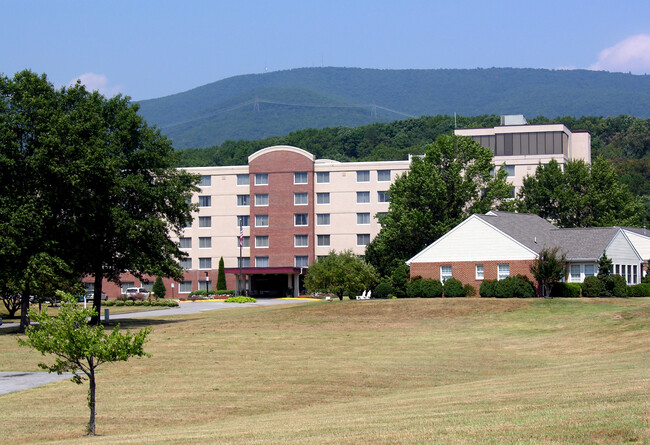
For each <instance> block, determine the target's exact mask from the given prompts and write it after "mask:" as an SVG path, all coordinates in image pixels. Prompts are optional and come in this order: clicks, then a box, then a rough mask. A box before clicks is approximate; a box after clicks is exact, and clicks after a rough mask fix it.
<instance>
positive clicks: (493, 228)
mask: <svg viewBox="0 0 650 445" xmlns="http://www.w3.org/2000/svg"><path fill="white" fill-rule="evenodd" d="M641 230H642V229H629V228H622V227H590V228H576V229H561V228H557V227H555V226H554V225H553V224H551V223H550V222H548V221H546V220H545V219H543V218H540V217H539V216H537V215H532V214H527V213H512V212H499V211H490V212H488V213H486V214H474V215H472V216H470V217H469V218H467V219H466V220H465V221H463V222H462V223H460V224H459V225H457V226H456V227H454V228H453V229H452V230H450V231H449V232H448V233H447V234H445V235H444V236H442V237H441V238H439V239H438V240H437V241H436V242H434V243H433V244H431V245H429V246H428V247H426V248H425V249H424V250H422V251H421V252H420V253H418V254H417V255H415V256H414V257H413V258H411V259H410V260H408V261H407V264H408V265H409V266H410V267H411V277H416V276H421V277H423V278H434V279H438V280H441V281H444V280H446V279H448V278H451V277H454V278H456V279H458V280H460V281H461V282H462V283H463V284H471V285H472V286H474V287H475V288H476V290H477V291H478V289H479V288H480V286H481V283H482V282H483V280H495V279H503V278H505V277H507V276H513V275H517V274H521V275H526V276H528V277H529V278H531V280H534V278H533V277H532V274H531V273H530V266H531V264H532V263H533V261H534V260H535V259H536V258H537V257H538V255H539V252H540V251H541V250H542V249H543V248H545V247H546V248H551V247H556V246H559V247H560V248H561V249H562V250H563V252H564V253H566V257H567V275H566V281H567V282H573V283H581V282H583V281H584V279H585V278H586V277H588V276H591V275H596V274H597V273H598V260H599V259H600V257H601V256H602V255H603V252H605V253H606V254H607V257H608V258H610V259H612V263H613V273H615V274H618V275H621V276H623V277H624V278H625V279H626V281H627V283H628V284H630V285H631V284H637V283H639V282H640V281H641V278H642V273H643V265H644V259H646V260H647V258H644V257H643V256H642V254H641V253H639V252H642V253H645V254H647V255H650V237H647V236H645V234H643V233H641V232H640V231H641Z"/></svg>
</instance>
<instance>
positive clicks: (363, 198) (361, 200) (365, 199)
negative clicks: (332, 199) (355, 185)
mask: <svg viewBox="0 0 650 445" xmlns="http://www.w3.org/2000/svg"><path fill="white" fill-rule="evenodd" d="M369 202H370V192H357V204H368V203H369Z"/></svg>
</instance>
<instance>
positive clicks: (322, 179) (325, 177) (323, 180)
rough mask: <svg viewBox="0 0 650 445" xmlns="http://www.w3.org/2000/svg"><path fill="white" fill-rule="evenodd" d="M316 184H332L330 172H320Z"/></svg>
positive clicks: (317, 174)
mask: <svg viewBox="0 0 650 445" xmlns="http://www.w3.org/2000/svg"><path fill="white" fill-rule="evenodd" d="M316 182H317V183H319V184H329V183H330V172H318V173H316Z"/></svg>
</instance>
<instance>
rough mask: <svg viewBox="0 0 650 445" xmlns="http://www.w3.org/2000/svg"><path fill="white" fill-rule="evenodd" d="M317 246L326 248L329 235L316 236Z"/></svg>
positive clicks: (328, 243) (328, 242)
mask: <svg viewBox="0 0 650 445" xmlns="http://www.w3.org/2000/svg"><path fill="white" fill-rule="evenodd" d="M316 237H317V241H318V245H319V246H321V247H328V246H329V245H330V236H329V235H316Z"/></svg>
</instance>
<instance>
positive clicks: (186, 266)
mask: <svg viewBox="0 0 650 445" xmlns="http://www.w3.org/2000/svg"><path fill="white" fill-rule="evenodd" d="M178 264H179V265H180V266H181V268H183V270H190V269H192V258H183V259H182V260H180V261H179V262H178Z"/></svg>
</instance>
